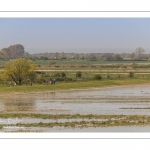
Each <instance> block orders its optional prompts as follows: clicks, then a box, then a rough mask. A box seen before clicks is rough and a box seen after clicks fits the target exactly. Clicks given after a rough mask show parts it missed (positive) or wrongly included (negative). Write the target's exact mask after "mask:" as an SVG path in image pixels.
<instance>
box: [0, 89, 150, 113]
mask: <svg viewBox="0 0 150 150" xmlns="http://www.w3.org/2000/svg"><path fill="white" fill-rule="evenodd" d="M0 111H1V112H18V113H19V112H34V113H43V114H107V115H137V114H138V115H149V114H150V86H136V87H135V86H126V87H111V88H103V89H102V88H101V89H92V90H76V91H74V90H71V91H55V92H44V93H36V94H32V95H28V96H27V97H26V96H24V95H18V96H16V97H15V98H13V97H7V98H4V97H3V98H0Z"/></svg>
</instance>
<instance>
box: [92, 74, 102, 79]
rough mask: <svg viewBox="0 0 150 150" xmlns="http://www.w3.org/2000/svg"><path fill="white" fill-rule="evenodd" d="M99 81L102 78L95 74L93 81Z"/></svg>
mask: <svg viewBox="0 0 150 150" xmlns="http://www.w3.org/2000/svg"><path fill="white" fill-rule="evenodd" d="M101 79H102V76H101V75H100V74H96V75H94V77H93V80H101Z"/></svg>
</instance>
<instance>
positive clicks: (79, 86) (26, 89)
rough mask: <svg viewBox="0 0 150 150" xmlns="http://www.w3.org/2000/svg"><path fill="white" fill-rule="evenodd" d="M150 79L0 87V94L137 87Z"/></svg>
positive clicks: (149, 81)
mask: <svg viewBox="0 0 150 150" xmlns="http://www.w3.org/2000/svg"><path fill="white" fill-rule="evenodd" d="M148 83H150V79H122V80H121V79H120V80H100V81H85V82H83V81H80V82H69V83H68V82H61V83H58V82H56V84H55V85H41V84H33V86H29V85H22V86H13V87H7V86H2V85H1V86H0V93H16V92H17V93H18V92H24V93H25V92H40V91H53V90H70V89H84V88H98V87H99V88H101V87H108V86H122V85H136V84H148Z"/></svg>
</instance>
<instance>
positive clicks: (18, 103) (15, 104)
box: [3, 99, 35, 112]
mask: <svg viewBox="0 0 150 150" xmlns="http://www.w3.org/2000/svg"><path fill="white" fill-rule="evenodd" d="M3 102H4V106H5V108H4V111H8V112H9V111H31V110H34V108H35V101H34V100H27V99H13V100H4V101H3Z"/></svg>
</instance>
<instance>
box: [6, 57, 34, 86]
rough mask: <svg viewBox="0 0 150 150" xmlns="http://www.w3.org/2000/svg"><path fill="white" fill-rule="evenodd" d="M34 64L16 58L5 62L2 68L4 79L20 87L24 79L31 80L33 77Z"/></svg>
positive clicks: (24, 59)
mask: <svg viewBox="0 0 150 150" xmlns="http://www.w3.org/2000/svg"><path fill="white" fill-rule="evenodd" d="M34 70H35V64H34V63H33V61H32V60H28V59H26V58H18V59H15V60H14V61H10V62H7V63H6V64H5V66H4V77H5V78H7V79H9V80H13V81H14V82H15V83H16V84H17V85H21V84H22V81H23V80H25V79H30V80H31V79H32V76H35V72H34Z"/></svg>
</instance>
